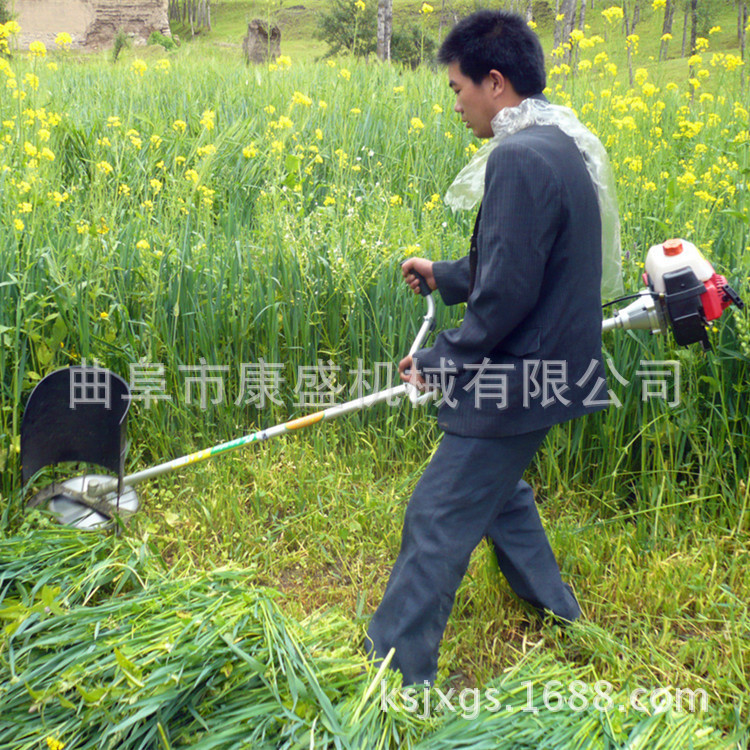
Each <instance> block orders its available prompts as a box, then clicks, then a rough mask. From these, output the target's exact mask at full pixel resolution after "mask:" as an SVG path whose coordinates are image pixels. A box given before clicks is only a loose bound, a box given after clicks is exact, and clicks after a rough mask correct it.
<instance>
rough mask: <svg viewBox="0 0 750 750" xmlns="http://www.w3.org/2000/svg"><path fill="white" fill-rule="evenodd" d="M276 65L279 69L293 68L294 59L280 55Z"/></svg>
mask: <svg viewBox="0 0 750 750" xmlns="http://www.w3.org/2000/svg"><path fill="white" fill-rule="evenodd" d="M276 65H278V66H279V68H282V69H283V68H291V67H292V58H291V57H289V56H288V55H279V56H278V57H277V58H276Z"/></svg>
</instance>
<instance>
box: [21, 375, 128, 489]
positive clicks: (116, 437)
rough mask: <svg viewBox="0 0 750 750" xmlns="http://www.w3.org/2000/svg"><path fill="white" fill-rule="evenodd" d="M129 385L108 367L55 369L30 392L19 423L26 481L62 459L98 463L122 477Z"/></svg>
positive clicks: (24, 480)
mask: <svg viewBox="0 0 750 750" xmlns="http://www.w3.org/2000/svg"><path fill="white" fill-rule="evenodd" d="M129 408H130V389H129V388H128V385H127V383H126V382H125V381H124V380H123V379H122V378H121V377H120V376H119V375H115V373H113V372H111V371H110V370H106V369H104V368H102V367H97V366H87V365H82V366H76V367H68V368H64V369H62V370H55V372H52V373H50V374H49V375H47V376H46V377H45V378H43V379H42V380H40V381H39V383H37V386H36V388H34V390H33V391H32V392H31V396H29V400H28V402H27V404H26V409H25V410H24V412H23V420H22V422H21V473H22V478H23V483H24V485H25V484H26V483H27V482H28V481H29V479H31V477H33V476H34V474H36V472H37V471H39V469H42V468H44V467H45V466H50V465H52V464H56V463H60V462H62V461H76V462H85V463H91V464H96V465H97V466H102V467H104V468H105V469H109V470H110V471H112V472H113V473H115V474H117V476H118V477H120V479H122V476H123V467H124V464H125V442H126V438H127V416H128V409H129Z"/></svg>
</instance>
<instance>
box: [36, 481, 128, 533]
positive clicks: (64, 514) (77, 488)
mask: <svg viewBox="0 0 750 750" xmlns="http://www.w3.org/2000/svg"><path fill="white" fill-rule="evenodd" d="M110 480H111V477H109V476H106V475H102V474H84V475H83V476H80V477H74V478H72V479H67V480H66V481H64V482H61V483H60V484H61V486H62V487H64V488H68V489H69V490H70V491H71V492H70V494H69V495H68V494H66V493H65V492H61V493H60V494H57V495H55V496H53V497H52V498H50V500H49V501H48V503H47V508H48V509H49V510H50V511H51V512H52V513H54V514H55V515H56V516H57V520H58V522H59V523H61V524H65V525H67V526H73V527H75V528H77V529H82V530H84V531H92V530H94V529H105V528H107V527H108V526H111V525H112V523H113V521H112V519H111V518H107V517H106V516H105V515H103V514H102V513H98V512H97V511H96V510H92V509H91V508H87V507H86V506H85V505H83V504H82V503H80V502H78V501H77V500H76V495H81V494H84V493H85V492H86V490H87V489H88V487H89V485H90V484H91V483H94V484H96V483H98V482H105V481H110ZM96 500H97V501H99V502H104V503H107V504H108V505H109V506H111V508H112V510H113V511H114V512H116V513H121V512H125V513H126V514H128V515H129V514H130V513H134V512H135V511H136V510H138V495H137V494H136V491H135V490H134V489H133V488H132V487H123V491H122V494H121V495H120V498H119V503H118V498H117V493H115V492H110V493H108V494H106V495H103V496H102V497H98V498H96Z"/></svg>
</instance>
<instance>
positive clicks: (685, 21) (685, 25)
mask: <svg viewBox="0 0 750 750" xmlns="http://www.w3.org/2000/svg"><path fill="white" fill-rule="evenodd" d="M688 18H690V0H685V18H683V20H682V53H681V54H682V57H685V52H686V51H687V29H688Z"/></svg>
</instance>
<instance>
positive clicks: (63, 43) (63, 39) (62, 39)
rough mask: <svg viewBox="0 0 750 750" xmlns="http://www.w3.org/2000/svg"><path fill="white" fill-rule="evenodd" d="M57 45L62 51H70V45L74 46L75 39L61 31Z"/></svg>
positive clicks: (56, 39) (57, 37) (56, 40)
mask: <svg viewBox="0 0 750 750" xmlns="http://www.w3.org/2000/svg"><path fill="white" fill-rule="evenodd" d="M55 44H56V45H57V46H58V47H61V48H62V49H70V45H71V44H73V37H71V36H70V34H68V33H67V32H66V31H61V32H60V33H59V34H58V35H57V36H56V37H55Z"/></svg>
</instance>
